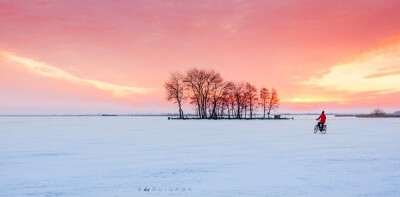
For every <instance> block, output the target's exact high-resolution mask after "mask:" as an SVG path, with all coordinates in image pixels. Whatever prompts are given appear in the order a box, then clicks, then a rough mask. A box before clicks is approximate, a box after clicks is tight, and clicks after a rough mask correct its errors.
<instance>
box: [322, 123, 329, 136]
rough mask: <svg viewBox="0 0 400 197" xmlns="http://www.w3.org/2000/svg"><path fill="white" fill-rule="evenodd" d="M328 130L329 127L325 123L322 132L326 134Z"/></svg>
mask: <svg viewBox="0 0 400 197" xmlns="http://www.w3.org/2000/svg"><path fill="white" fill-rule="evenodd" d="M327 130H328V128H327V127H326V125H324V127H323V128H322V131H321V133H322V134H325V133H326V131H327Z"/></svg>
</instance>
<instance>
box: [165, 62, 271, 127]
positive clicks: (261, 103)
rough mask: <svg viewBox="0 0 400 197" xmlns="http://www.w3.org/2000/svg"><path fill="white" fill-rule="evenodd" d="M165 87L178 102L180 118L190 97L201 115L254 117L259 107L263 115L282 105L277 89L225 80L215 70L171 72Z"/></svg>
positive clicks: (173, 99)
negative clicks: (259, 87)
mask: <svg viewBox="0 0 400 197" xmlns="http://www.w3.org/2000/svg"><path fill="white" fill-rule="evenodd" d="M164 87H165V89H166V91H167V100H168V101H170V102H174V103H177V104H178V108H179V118H184V115H183V110H182V105H183V103H184V102H185V101H187V100H189V101H190V104H192V105H193V106H194V107H195V110H196V114H197V115H198V117H199V118H202V119H204V118H213V119H218V118H236V119H241V118H250V119H252V118H253V117H254V116H255V111H256V110H257V109H258V108H261V109H262V112H263V118H265V114H267V115H268V118H269V115H270V113H271V110H275V109H276V108H278V107H279V97H278V93H277V91H276V90H275V89H274V88H272V89H271V90H268V89H267V88H261V89H260V91H259V92H258V90H257V88H256V87H255V86H254V85H252V84H251V83H248V82H240V83H234V82H231V81H224V80H223V78H222V77H221V74H220V73H218V72H215V71H214V70H205V69H197V68H193V69H190V70H188V71H187V72H186V73H185V74H182V73H181V72H174V73H171V75H170V77H169V79H168V81H167V82H165V84H164Z"/></svg>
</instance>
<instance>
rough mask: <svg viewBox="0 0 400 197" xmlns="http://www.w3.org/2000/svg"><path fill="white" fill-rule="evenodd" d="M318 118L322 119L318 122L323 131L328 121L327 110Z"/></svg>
mask: <svg viewBox="0 0 400 197" xmlns="http://www.w3.org/2000/svg"><path fill="white" fill-rule="evenodd" d="M316 120H320V121H319V122H318V127H319V130H320V131H322V128H323V127H324V124H325V121H326V116H325V111H322V113H321V115H320V116H319V117H318V118H317V119H316Z"/></svg>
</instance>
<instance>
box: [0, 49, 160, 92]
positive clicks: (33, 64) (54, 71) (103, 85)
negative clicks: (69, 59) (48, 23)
mask: <svg viewBox="0 0 400 197" xmlns="http://www.w3.org/2000/svg"><path fill="white" fill-rule="evenodd" d="M1 54H2V55H3V56H4V57H5V58H7V59H8V60H12V61H15V62H18V63H19V64H21V65H22V66H23V67H24V68H26V69H27V70H29V71H31V72H33V73H35V74H38V75H42V76H45V77H51V78H57V79H62V80H68V81H71V82H75V83H85V84H90V85H92V86H94V87H95V88H98V89H100V90H104V91H107V92H111V93H112V95H114V96H116V97H119V98H132V97H133V96H134V95H145V94H149V93H151V92H152V91H153V89H151V88H139V87H132V86H123V85H116V84H112V83H108V82H104V81H98V80H92V79H85V78H81V77H78V76H75V75H73V74H71V73H69V72H67V71H64V70H62V69H59V68H57V67H55V66H52V65H49V64H46V63H44V62H40V61H36V60H33V59H30V58H26V57H21V56H17V55H14V54H11V53H8V52H1Z"/></svg>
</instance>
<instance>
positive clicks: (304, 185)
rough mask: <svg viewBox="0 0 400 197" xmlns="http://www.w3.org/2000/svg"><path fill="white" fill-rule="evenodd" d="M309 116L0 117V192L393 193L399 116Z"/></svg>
mask: <svg viewBox="0 0 400 197" xmlns="http://www.w3.org/2000/svg"><path fill="white" fill-rule="evenodd" d="M315 118H316V117H310V116H297V117H295V119H294V120H269V121H262V120H254V121H245V120H241V121H240V120H232V121H230V120H218V121H215V120H201V121H200V120H186V121H182V120H167V119H166V118H165V117H0V196H30V195H33V196H88V195H90V196H95V195H102V196H166V195H177V196H183V195H184V196H216V195H218V196H226V195H230V196H231V195H235V196H237V195H245V196H249V195H250V196H261V195H264V196H265V195H272V196H359V195H374V196H400V119H392V118H390V119H389V118H388V119H356V118H334V117H328V132H327V134H325V135H323V134H314V133H313V127H314V124H315V123H316V121H315V120H314V119H315ZM146 187H148V188H149V189H150V191H143V189H144V188H146ZM153 187H155V188H156V190H159V189H160V188H161V189H162V191H152V190H153ZM170 187H173V190H175V189H176V187H178V188H179V191H169V190H170ZM139 188H141V191H139ZM182 189H185V190H186V191H182ZM189 190H190V191H189Z"/></svg>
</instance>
